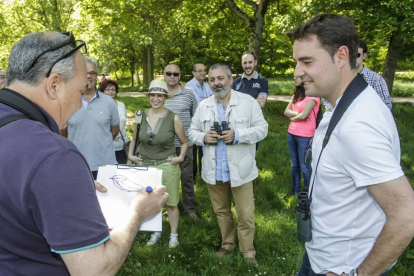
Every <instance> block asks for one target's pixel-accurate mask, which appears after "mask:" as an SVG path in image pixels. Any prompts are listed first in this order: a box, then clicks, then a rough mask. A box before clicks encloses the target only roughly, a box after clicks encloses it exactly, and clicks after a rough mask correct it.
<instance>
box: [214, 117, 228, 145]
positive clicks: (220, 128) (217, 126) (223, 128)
mask: <svg viewBox="0 0 414 276" xmlns="http://www.w3.org/2000/svg"><path fill="white" fill-rule="evenodd" d="M229 124H230V123H227V122H226V121H222V122H221V126H220V124H219V122H214V123H213V126H212V127H211V129H210V130H212V131H215V132H217V134H218V135H220V136H221V135H223V131H226V130H230V128H229ZM232 144H233V143H226V145H232ZM210 145H211V146H217V143H212V144H210Z"/></svg>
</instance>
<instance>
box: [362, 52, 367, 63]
mask: <svg viewBox="0 0 414 276" xmlns="http://www.w3.org/2000/svg"><path fill="white" fill-rule="evenodd" d="M367 56H368V53H363V54H362V61H365V59H366V58H367Z"/></svg>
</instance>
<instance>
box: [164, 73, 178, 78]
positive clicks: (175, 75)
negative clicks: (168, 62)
mask: <svg viewBox="0 0 414 276" xmlns="http://www.w3.org/2000/svg"><path fill="white" fill-rule="evenodd" d="M165 74H166V75H167V76H169V77H171V75H174V77H178V76H179V75H180V73H178V72H165Z"/></svg>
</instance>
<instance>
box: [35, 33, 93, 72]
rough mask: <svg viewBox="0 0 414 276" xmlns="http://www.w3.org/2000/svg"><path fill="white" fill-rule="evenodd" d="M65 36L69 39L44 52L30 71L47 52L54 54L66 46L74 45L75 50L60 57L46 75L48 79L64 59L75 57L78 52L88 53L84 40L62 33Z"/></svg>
mask: <svg viewBox="0 0 414 276" xmlns="http://www.w3.org/2000/svg"><path fill="white" fill-rule="evenodd" d="M62 34H63V35H66V36H67V37H68V38H67V39H65V40H64V41H62V42H60V43H58V44H56V45H54V46H52V47H50V48H49V49H47V50H45V51H43V52H42V53H41V54H40V55H38V56H37V57H36V58H35V59H34V60H33V62H32V64H31V65H30V67H29V71H30V70H31V69H32V68H33V66H34V65H35V64H36V61H37V60H38V59H39V57H41V56H42V55H44V54H46V53H47V52H53V51H56V50H58V49H60V48H62V47H64V46H66V45H69V44H70V45H72V47H73V49H72V50H70V51H69V52H67V53H66V54H64V55H62V56H61V57H59V58H58V59H57V60H56V61H54V62H53V64H52V66H51V67H50V69H49V71H48V72H47V74H46V77H47V78H48V77H49V76H50V72H51V71H52V68H53V66H55V64H56V63H58V62H59V61H61V60H62V59H65V58H67V57H69V56H71V55H73V54H74V53H76V51H78V50H80V52H81V53H82V54H86V53H87V52H88V51H87V49H86V43H85V41H83V40H75V37H74V36H73V34H72V32H67V33H62Z"/></svg>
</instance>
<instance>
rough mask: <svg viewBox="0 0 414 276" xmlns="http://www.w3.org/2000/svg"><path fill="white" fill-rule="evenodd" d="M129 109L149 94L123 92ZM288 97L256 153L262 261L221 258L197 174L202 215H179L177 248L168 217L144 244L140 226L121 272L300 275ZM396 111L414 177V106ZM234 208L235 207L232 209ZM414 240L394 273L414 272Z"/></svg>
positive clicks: (270, 114)
mask: <svg viewBox="0 0 414 276" xmlns="http://www.w3.org/2000/svg"><path fill="white" fill-rule="evenodd" d="M119 100H120V101H122V102H124V103H125V104H126V106H127V109H128V113H133V112H134V110H136V109H142V108H148V107H149V104H148V101H147V99H146V98H129V97H121V98H119ZM285 107H286V103H283V102H268V103H267V104H266V108H265V109H264V112H265V118H266V120H267V122H268V123H269V134H268V136H267V138H266V139H265V140H264V141H262V142H261V143H260V147H259V150H258V153H257V164H258V166H259V171H260V173H259V178H258V179H257V180H256V183H257V185H256V186H255V194H256V195H257V198H258V199H257V200H256V202H255V203H256V211H255V221H256V236H255V247H256V250H257V260H258V262H259V267H258V268H256V267H251V266H249V265H247V264H246V263H245V262H244V261H243V258H242V256H241V254H240V253H239V252H238V251H237V250H235V251H234V252H233V253H232V254H231V255H230V256H228V257H226V258H224V259H223V260H219V259H217V258H216V257H215V254H214V253H215V251H216V250H218V249H219V248H220V245H221V235H220V230H219V227H218V224H217V219H216V216H215V214H214V212H213V209H212V207H211V203H210V199H209V196H208V191H207V188H206V184H205V183H204V182H203V181H202V180H201V178H200V177H199V176H197V179H196V185H195V188H196V204H197V206H196V210H197V211H196V212H197V214H198V215H199V217H200V219H199V220H197V221H193V220H191V219H190V218H188V217H186V216H182V217H181V218H180V224H179V241H180V245H179V247H178V248H177V249H169V248H168V237H169V231H170V228H169V224H168V221H167V220H166V219H165V218H164V219H163V220H164V222H163V226H164V231H163V236H162V238H161V240H160V241H159V243H157V244H156V246H153V247H145V244H146V242H147V241H148V239H149V236H150V233H147V232H140V233H139V234H138V236H137V238H136V241H135V243H134V246H133V248H132V250H131V253H130V256H129V257H128V259H127V260H126V262H125V264H124V266H123V267H122V269H121V270H120V272H119V273H118V274H117V275H169V276H173V275H177V276H185V275H209V276H210V275H214V276H221V275H223V276H224V275H227V276H228V275H253V276H254V275H277V276H280V275H286V276H288V275H295V274H296V272H297V270H298V268H299V265H300V262H301V258H302V255H303V252H304V245H303V244H302V243H300V242H299V241H298V240H297V238H296V218H295V211H294V209H295V205H296V198H295V197H292V196H289V192H290V189H291V176H290V160H289V152H288V146H287V140H286V135H287V128H288V124H289V121H288V120H287V119H286V117H285V116H284V115H283V111H284V109H285ZM393 113H394V116H395V118H396V122H397V125H398V129H399V132H400V136H401V149H402V150H401V151H402V158H401V163H402V167H403V169H404V171H405V173H406V175H407V176H408V177H409V178H410V179H411V182H413V180H414V165H413V164H414V147H413V146H412V141H414V133H413V129H414V119H413V117H414V116H413V115H412V114H414V107H413V106H412V105H410V104H394V105H393ZM129 134H131V130H129ZM233 211H234V210H233ZM413 263H414V242H412V243H411V245H410V247H409V249H408V250H407V252H406V253H405V254H404V255H403V257H402V259H401V260H400V261H399V262H398V264H397V265H396V266H395V268H394V269H393V270H392V272H391V273H390V276H396V275H399V276H411V275H412V276H414V265H413Z"/></svg>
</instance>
